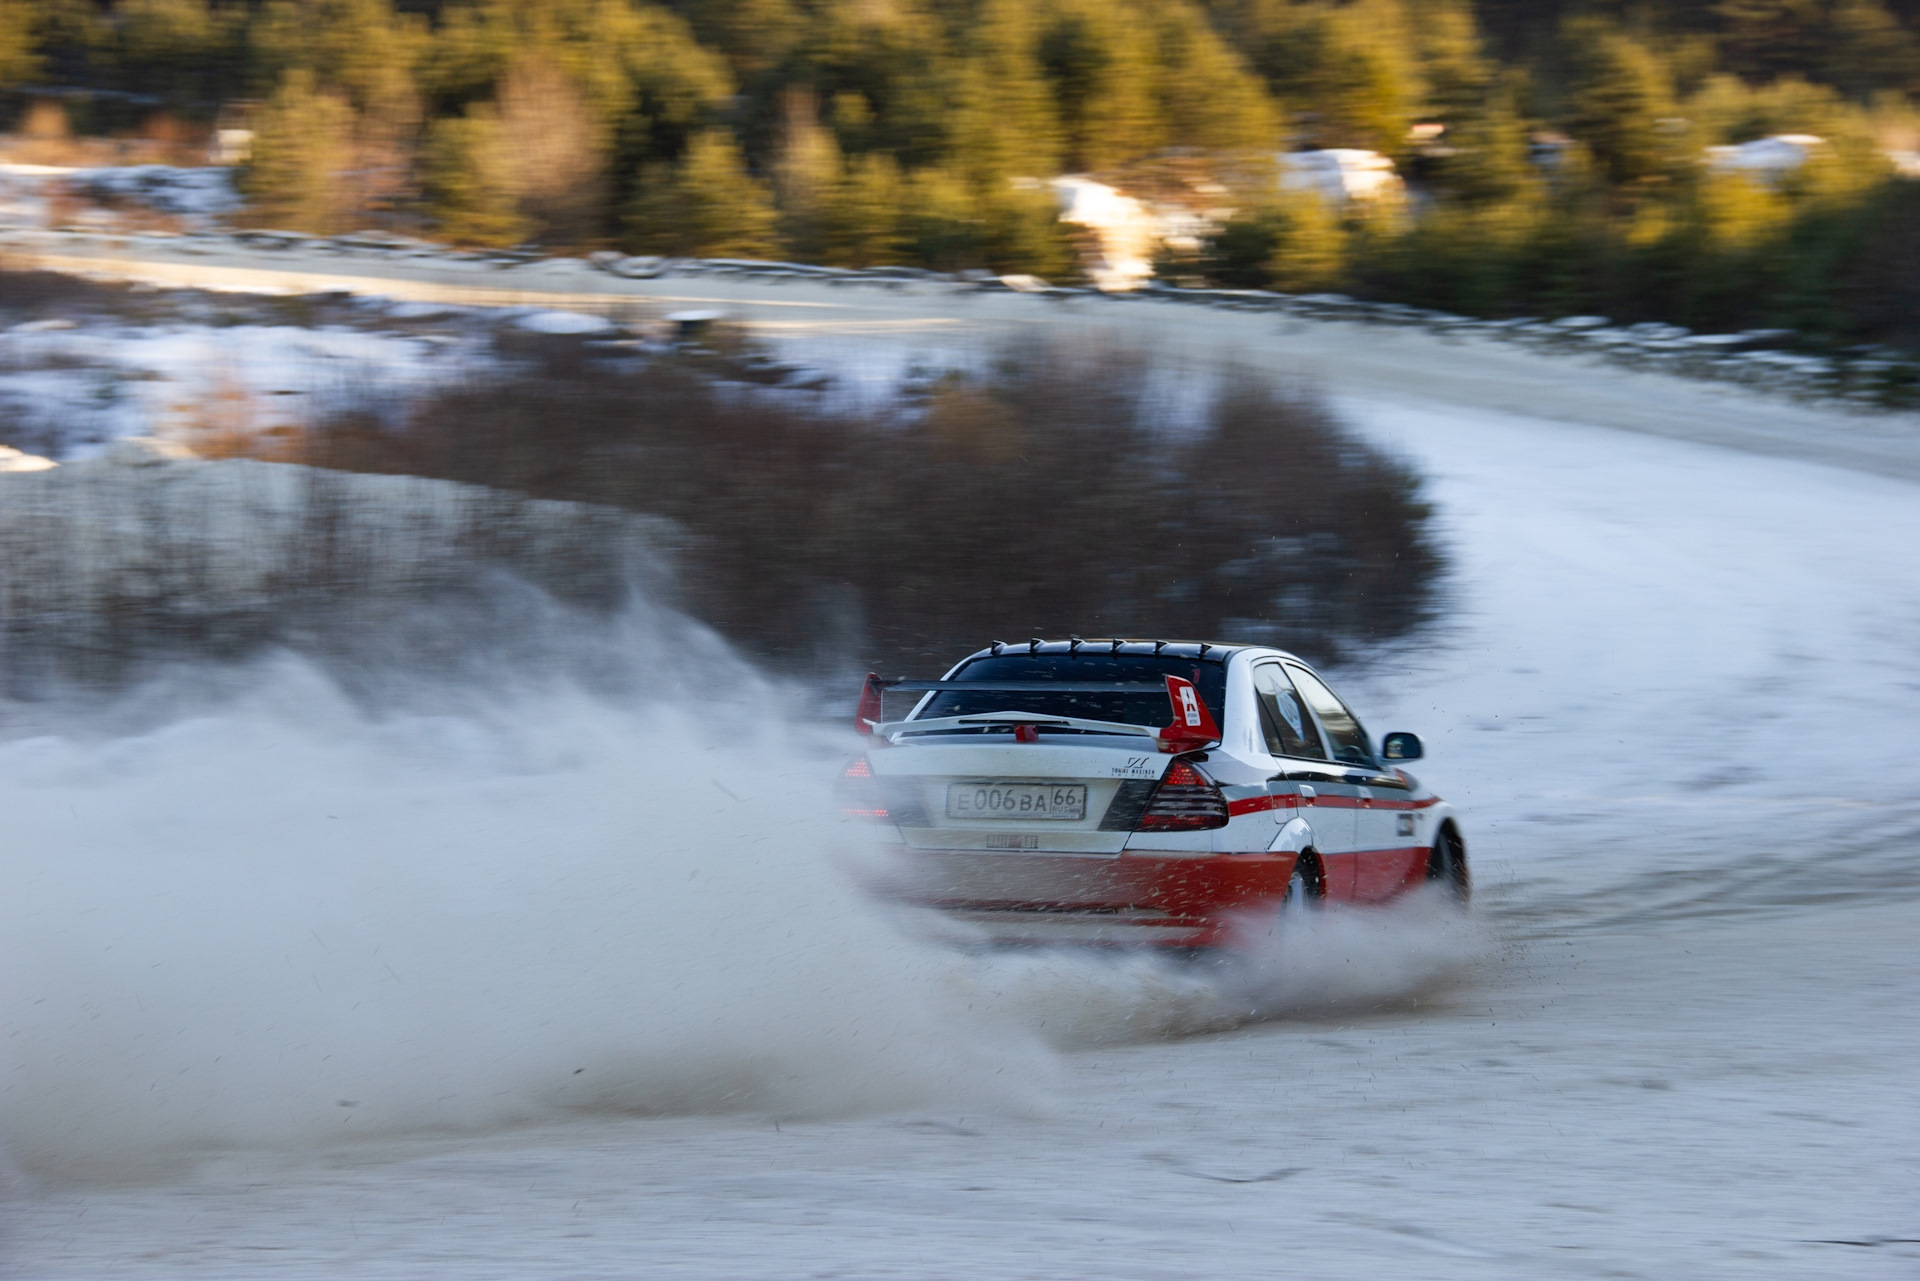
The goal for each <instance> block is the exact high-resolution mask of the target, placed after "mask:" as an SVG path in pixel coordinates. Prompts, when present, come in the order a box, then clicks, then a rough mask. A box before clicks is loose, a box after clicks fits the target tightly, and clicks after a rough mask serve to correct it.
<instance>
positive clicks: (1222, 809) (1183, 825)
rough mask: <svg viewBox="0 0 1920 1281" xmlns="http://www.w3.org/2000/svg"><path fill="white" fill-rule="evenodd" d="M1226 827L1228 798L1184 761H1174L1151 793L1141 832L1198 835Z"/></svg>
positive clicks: (1138, 828)
mask: <svg viewBox="0 0 1920 1281" xmlns="http://www.w3.org/2000/svg"><path fill="white" fill-rule="evenodd" d="M1226 825H1227V798H1226V797H1225V796H1224V795H1223V794H1222V793H1221V791H1220V789H1219V788H1218V787H1216V786H1215V785H1214V782H1213V780H1212V779H1210V778H1208V777H1207V776H1206V775H1205V774H1202V773H1201V772H1200V771H1199V770H1198V769H1197V768H1195V767H1194V766H1193V765H1192V764H1191V763H1189V762H1187V761H1175V762H1174V763H1173V765H1172V767H1171V768H1170V769H1168V770H1167V772H1166V774H1165V775H1163V776H1162V777H1161V779H1160V786H1159V787H1157V788H1155V789H1154V793H1153V800H1152V801H1150V802H1148V804H1147V812H1146V813H1144V814H1142V815H1141V816H1140V826H1139V827H1137V828H1136V829H1134V830H1136V831H1140V832H1197V831H1203V830H1205V829H1207V828H1210V827H1225V826H1226Z"/></svg>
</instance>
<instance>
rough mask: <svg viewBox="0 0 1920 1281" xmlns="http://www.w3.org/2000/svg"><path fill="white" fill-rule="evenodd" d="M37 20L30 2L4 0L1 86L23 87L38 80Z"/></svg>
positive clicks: (0, 34)
mask: <svg viewBox="0 0 1920 1281" xmlns="http://www.w3.org/2000/svg"><path fill="white" fill-rule="evenodd" d="M33 18H34V14H33V10H32V9H31V8H30V7H29V6H28V4H27V0H0V84H19V83H21V82H22V81H30V80H33V79H34V78H35V77H36V76H38V74H39V71H40V59H39V57H38V55H37V54H36V53H35V51H34V47H33Z"/></svg>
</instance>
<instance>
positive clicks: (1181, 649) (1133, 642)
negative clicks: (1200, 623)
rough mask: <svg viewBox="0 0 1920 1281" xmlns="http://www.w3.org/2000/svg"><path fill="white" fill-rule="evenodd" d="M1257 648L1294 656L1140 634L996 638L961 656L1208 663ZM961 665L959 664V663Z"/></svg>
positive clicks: (1252, 647)
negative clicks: (1141, 657)
mask: <svg viewBox="0 0 1920 1281" xmlns="http://www.w3.org/2000/svg"><path fill="white" fill-rule="evenodd" d="M1254 650H1257V651H1259V652H1260V653H1263V654H1278V655H1281V656H1283V657H1286V658H1292V657H1293V655H1291V654H1288V653H1287V652H1286V651H1285V650H1279V649H1273V648H1271V647H1270V646H1266V645H1223V644H1221V643H1219V642H1218V641H1190V640H1181V641H1170V640H1148V639H1143V638H1139V637H1113V636H1101V637H1084V638H1083V637H1079V636H1074V637H1069V638H1068V639H1066V640H1040V639H1037V638H1036V639H1034V640H1027V641H1017V642H1012V643H1009V642H1007V641H995V642H993V644H991V645H989V646H987V647H986V648H985V649H978V650H975V651H974V652H973V653H971V654H968V655H967V656H966V657H965V658H963V659H961V660H960V662H961V663H970V662H972V661H973V660H974V659H976V658H1000V657H1002V656H1005V655H1009V654H1011V655H1016V656H1017V655H1020V654H1076V653H1078V654H1086V655H1088V656H1090V657H1091V656H1093V655H1099V654H1158V655H1160V656H1161V657H1162V658H1191V659H1198V660H1199V661H1201V662H1206V663H1224V662H1226V661H1227V660H1228V659H1229V658H1231V657H1232V656H1233V655H1235V654H1240V653H1246V652H1248V651H1254ZM958 665H959V664H955V666H958Z"/></svg>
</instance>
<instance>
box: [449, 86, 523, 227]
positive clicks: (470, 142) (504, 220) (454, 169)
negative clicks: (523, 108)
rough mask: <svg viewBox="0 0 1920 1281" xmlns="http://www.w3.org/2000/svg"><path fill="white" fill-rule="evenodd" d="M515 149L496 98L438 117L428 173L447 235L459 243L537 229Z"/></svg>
mask: <svg viewBox="0 0 1920 1281" xmlns="http://www.w3.org/2000/svg"><path fill="white" fill-rule="evenodd" d="M510 154H511V153H510V151H509V148H508V147H507V144H506V140H505V137H504V136H503V132H502V130H501V128H500V117H499V113H498V112H497V111H496V110H495V109H494V107H493V105H492V104H491V103H477V104H475V105H474V106H472V107H469V108H468V109H467V112H466V114H465V115H463V116H453V117H449V118H446V119H443V120H436V121H435V122H434V124H433V128H432V130H431V131H430V133H429V135H428V139H427V149H426V157H425V168H426V175H425V176H426V188H427V197H428V202H429V203H428V209H429V212H430V213H431V214H432V216H433V218H434V221H435V223H436V224H437V225H438V227H439V231H440V234H441V235H442V236H445V237H446V238H447V239H449V240H452V241H454V242H456V243H459V244H475V245H513V244H518V243H520V242H521V241H523V240H525V239H526V238H527V236H528V235H529V234H531V232H532V229H533V224H532V223H531V222H530V221H529V220H528V219H527V218H525V217H523V216H522V215H521V213H520V198H519V193H518V191H517V190H516V187H515V183H514V174H513V171H512V166H511V161H510V159H509V157H510Z"/></svg>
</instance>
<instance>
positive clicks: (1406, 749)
mask: <svg viewBox="0 0 1920 1281" xmlns="http://www.w3.org/2000/svg"><path fill="white" fill-rule="evenodd" d="M1380 755H1382V756H1384V757H1386V759H1388V760H1390V761H1417V760H1419V759H1420V758H1421V757H1422V756H1424V755H1426V749H1425V748H1423V747H1421V746H1420V736H1419V735H1418V734H1409V733H1407V732H1406V731H1404V730H1402V731H1401V732H1399V733H1396V734H1389V735H1387V736H1386V738H1384V739H1382V740H1381V743H1380Z"/></svg>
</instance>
